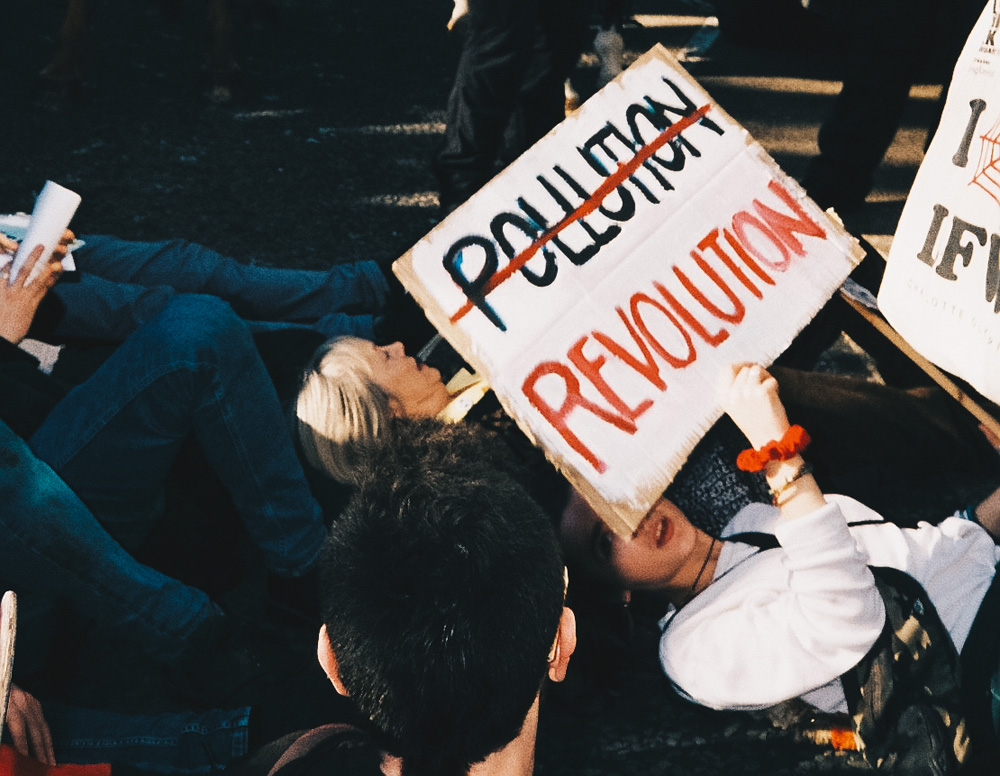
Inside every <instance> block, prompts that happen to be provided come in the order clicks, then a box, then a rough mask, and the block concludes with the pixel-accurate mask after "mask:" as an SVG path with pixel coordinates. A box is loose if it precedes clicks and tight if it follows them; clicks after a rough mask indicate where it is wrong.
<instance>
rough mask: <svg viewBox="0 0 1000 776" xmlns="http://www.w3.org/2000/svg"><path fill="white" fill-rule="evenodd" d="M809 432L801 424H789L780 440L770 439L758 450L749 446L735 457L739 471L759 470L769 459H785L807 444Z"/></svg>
mask: <svg viewBox="0 0 1000 776" xmlns="http://www.w3.org/2000/svg"><path fill="white" fill-rule="evenodd" d="M809 441H810V440H809V434H808V433H807V432H806V430H805V429H804V428H802V426H789V427H788V431H786V432H785V435H784V436H783V437H781V440H780V441H776V440H774V439H772V440H771V441H770V442H768V443H767V444H766V445H764V446H763V447H762V448H760V449H759V450H754V449H753V448H750V449H748V450H744V451H743V452H742V453H740V454H739V455H738V456H737V457H736V467H737V468H738V469H740V471H745V472H759V471H761V470H762V469H763V468H764V467H765V466H767V465H768V464H769V463H770V462H771V461H787V460H789V459H790V458H794V457H795V456H796V455H798V454H799V453H801V452H802V451H803V450H805V449H806V447H807V446H808V445H809Z"/></svg>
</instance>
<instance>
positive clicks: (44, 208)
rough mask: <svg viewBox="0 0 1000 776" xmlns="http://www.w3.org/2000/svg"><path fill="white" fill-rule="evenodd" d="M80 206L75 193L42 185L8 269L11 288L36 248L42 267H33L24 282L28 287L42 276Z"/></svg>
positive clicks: (59, 187)
mask: <svg viewBox="0 0 1000 776" xmlns="http://www.w3.org/2000/svg"><path fill="white" fill-rule="evenodd" d="M79 205H80V195H79V194H77V193H76V192H75V191H70V190H69V189H67V188H63V187H62V186H60V185H59V184H58V183H53V182H52V181H45V185H44V186H43V187H42V193H41V194H39V195H38V199H37V200H35V209H34V210H33V211H32V212H31V222H30V223H29V224H28V232H27V234H25V235H24V239H23V240H22V241H21V245H20V246H19V247H18V249H17V253H15V254H14V261H13V263H12V264H11V269H10V281H9V282H10V283H11V284H13V283H14V281H15V280H16V279H17V276H18V274H19V273H20V272H21V268H22V267H23V266H24V263H25V262H26V261H27V260H28V256H29V255H30V254H31V252H32V251H33V250H34V249H35V248H37V247H38V246H39V245H41V246H43V247H42V257H43V258H42V260H41V262H42V263H37V264H35V268H34V269H33V270H32V273H31V275H29V276H28V281H27V282H29V283H30V282H31V279H32V278H34V276H35V275H37V274H38V273H39V272H41V270H42V267H44V266H45V265H44V262H45V261H46V260H47V258H48V256H50V255H51V254H52V251H53V250H54V249H55V247H56V246H57V245H58V244H59V240H60V239H61V238H62V236H63V232H65V231H66V227H68V226H69V222H70V221H72V220H73V214H74V213H76V209H77V207H78V206H79Z"/></svg>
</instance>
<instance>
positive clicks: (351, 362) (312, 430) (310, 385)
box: [295, 337, 392, 483]
mask: <svg viewBox="0 0 1000 776" xmlns="http://www.w3.org/2000/svg"><path fill="white" fill-rule="evenodd" d="M371 349H372V343H371V342H369V341H367V340H363V339H360V338H358V337H337V338H335V339H331V340H329V341H328V342H326V343H324V344H323V345H322V346H321V347H320V348H319V349H318V350H317V351H316V354H315V356H314V357H313V361H312V363H311V364H310V366H309V368H308V369H307V370H306V374H305V377H304V379H303V382H302V388H301V390H300V391H299V395H298V399H297V400H296V404H295V414H296V417H297V425H298V434H299V441H300V443H301V445H302V452H303V454H304V455H305V457H306V460H307V461H309V463H310V464H311V465H312V466H315V467H316V468H317V469H320V470H321V471H325V472H326V473H327V474H328V475H330V476H331V477H333V478H334V479H335V480H337V481H339V482H344V483H350V482H352V481H353V480H354V477H355V474H356V472H357V468H358V462H359V457H358V456H359V451H360V450H361V449H363V448H364V446H365V445H367V444H369V443H370V442H371V441H372V440H374V439H376V438H377V437H378V435H379V434H381V433H383V432H384V430H385V429H386V427H388V426H389V425H390V423H391V422H392V412H391V411H390V408H389V397H388V395H387V394H386V393H385V391H383V390H382V389H381V388H380V387H379V386H378V385H377V384H376V383H375V381H374V379H373V377H372V368H371V362H370V361H369V360H368V359H367V358H365V356H364V354H365V353H366V352H369V351H371Z"/></svg>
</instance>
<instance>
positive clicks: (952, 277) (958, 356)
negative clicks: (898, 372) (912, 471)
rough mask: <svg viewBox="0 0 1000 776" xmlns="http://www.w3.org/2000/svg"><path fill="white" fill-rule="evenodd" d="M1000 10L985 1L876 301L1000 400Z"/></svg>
mask: <svg viewBox="0 0 1000 776" xmlns="http://www.w3.org/2000/svg"><path fill="white" fill-rule="evenodd" d="M998 26H1000V16H997V15H996V3H995V2H989V3H987V4H986V7H985V8H984V9H983V13H982V15H981V16H980V18H979V21H978V22H977V23H976V26H975V27H974V28H973V30H972V34H971V35H970V36H969V38H968V40H967V41H966V44H965V49H964V50H963V51H962V55H961V56H960V57H959V59H958V63H957V65H956V66H955V72H954V75H953V77H952V80H951V86H950V87H949V88H948V101H947V104H946V105H945V109H944V113H943V115H942V117H941V123H940V125H939V126H938V129H937V132H936V133H935V135H934V140H933V141H932V142H931V145H930V148H928V150H927V155H926V156H925V157H924V161H923V162H922V163H921V165H920V170H919V172H918V173H917V178H916V180H915V181H914V184H913V188H912V189H911V190H910V195H909V197H907V200H906V206H905V207H904V208H903V214H902V216H901V218H900V220H899V226H898V227H897V229H896V234H895V237H893V241H892V250H891V251H890V253H889V263H888V266H887V267H886V273H885V277H884V279H883V281H882V287H881V289H880V290H879V295H878V303H879V308H880V309H881V310H882V312H883V314H884V315H885V317H886V318H887V319H888V321H889V323H891V324H892V326H893V327H894V328H895V329H896V330H897V331H898V332H899V333H900V334H901V335H902V336H903V337H904V338H905V339H906V340H907V341H908V342H909V343H910V344H911V345H912V346H913V348H914V349H915V350H917V351H918V352H919V353H920V354H921V355H922V356H924V357H925V358H927V359H928V360H930V361H933V362H934V363H935V364H937V365H938V366H940V367H942V368H943V369H945V370H947V371H949V372H951V373H952V374H955V375H958V376H959V377H961V378H963V379H965V380H967V381H968V382H969V383H971V384H972V385H973V386H974V387H975V388H976V389H977V390H978V391H979V392H980V393H982V394H983V395H984V396H986V397H988V398H989V399H992V400H993V401H994V402H1000V51H998V49H997V30H998Z"/></svg>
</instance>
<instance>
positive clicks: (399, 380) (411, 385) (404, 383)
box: [369, 342, 450, 418]
mask: <svg viewBox="0 0 1000 776" xmlns="http://www.w3.org/2000/svg"><path fill="white" fill-rule="evenodd" d="M369 364H370V365H371V368H372V378H373V379H374V381H375V384H376V385H378V387H379V388H381V389H382V390H383V391H385V392H386V393H387V394H389V396H390V397H391V398H392V399H393V400H394V401H395V404H396V408H397V410H398V412H399V414H400V415H401V416H403V417H407V418H428V417H434V416H435V415H437V414H438V413H439V412H440V411H441V410H443V409H444V408H445V407H446V406H447V404H448V401H449V399H450V397H449V396H448V389H447V388H445V386H444V383H443V382H442V381H441V373H440V372H438V370H437V369H434V368H433V367H429V366H424V365H423V364H418V363H417V362H416V360H415V359H412V358H410V357H409V356H407V355H406V352H405V351H404V350H403V346H402V344H400V343H399V342H394V343H392V344H391V345H372V350H371V353H370V355H369Z"/></svg>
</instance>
